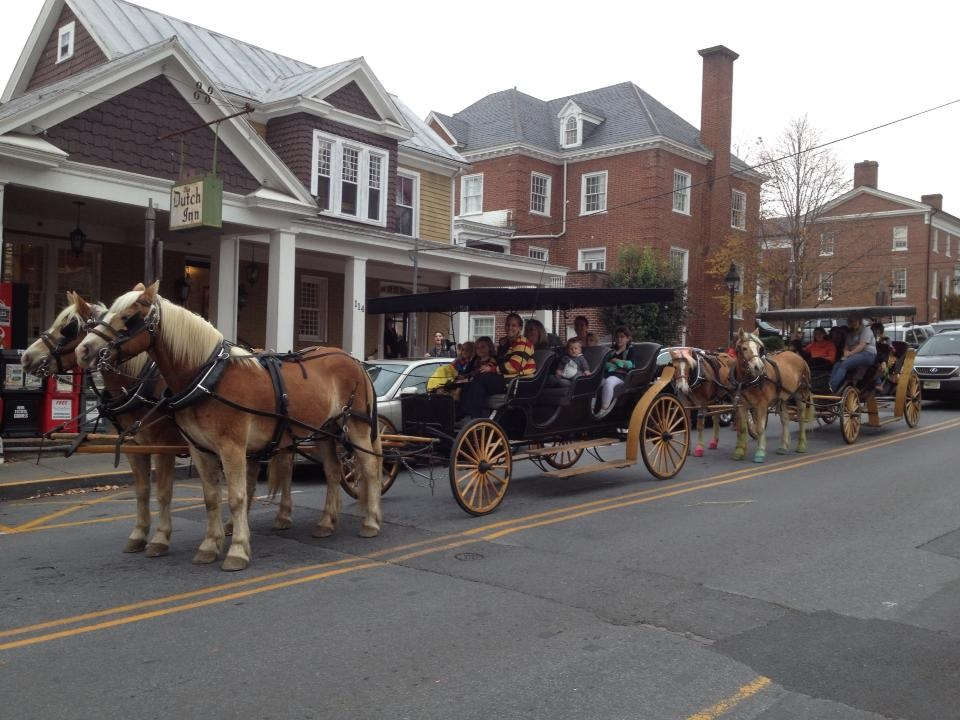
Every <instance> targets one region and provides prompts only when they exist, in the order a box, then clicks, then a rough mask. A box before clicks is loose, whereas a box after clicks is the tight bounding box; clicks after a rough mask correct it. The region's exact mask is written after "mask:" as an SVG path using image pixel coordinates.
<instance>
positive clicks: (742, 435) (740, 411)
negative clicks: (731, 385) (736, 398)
mask: <svg viewBox="0 0 960 720" xmlns="http://www.w3.org/2000/svg"><path fill="white" fill-rule="evenodd" d="M748 412H750V411H749V410H748V409H747V407H746V406H745V405H743V404H740V405H737V406H736V413H737V445H736V447H735V448H734V449H733V459H734V460H743V458H744V456H745V455H746V454H747V438H748V437H749V435H748V434H747V413H748Z"/></svg>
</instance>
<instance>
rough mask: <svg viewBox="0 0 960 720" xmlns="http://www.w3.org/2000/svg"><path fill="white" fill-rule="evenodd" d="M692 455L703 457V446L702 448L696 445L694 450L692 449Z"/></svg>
mask: <svg viewBox="0 0 960 720" xmlns="http://www.w3.org/2000/svg"><path fill="white" fill-rule="evenodd" d="M693 456H694V457H703V448H702V447H698V448H697V449H696V450H694V451H693Z"/></svg>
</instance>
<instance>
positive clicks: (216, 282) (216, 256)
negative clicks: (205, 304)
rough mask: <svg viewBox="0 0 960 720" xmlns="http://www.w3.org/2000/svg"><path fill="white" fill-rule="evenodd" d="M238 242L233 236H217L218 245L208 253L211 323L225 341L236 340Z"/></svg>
mask: <svg viewBox="0 0 960 720" xmlns="http://www.w3.org/2000/svg"><path fill="white" fill-rule="evenodd" d="M239 255H240V239H239V238H237V237H235V236H233V235H229V236H227V235H223V236H221V237H220V244H219V245H218V246H217V247H215V248H214V249H213V252H211V253H210V280H211V282H212V283H213V288H211V292H210V322H212V323H213V324H214V325H215V326H216V327H217V330H219V331H220V332H222V333H223V336H224V337H225V338H227V340H236V339H237V287H238V282H237V263H238V258H239Z"/></svg>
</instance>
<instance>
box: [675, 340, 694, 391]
mask: <svg viewBox="0 0 960 720" xmlns="http://www.w3.org/2000/svg"><path fill="white" fill-rule="evenodd" d="M695 363H696V360H695V359H694V357H693V352H692V351H691V350H690V348H687V347H678V348H673V349H671V350H670V364H671V365H673V369H674V370H675V372H674V375H673V385H674V387H675V388H676V389H677V392H680V393H683V394H684V395H686V394H687V393H689V392H690V375H691V368H692V367H694V365H695Z"/></svg>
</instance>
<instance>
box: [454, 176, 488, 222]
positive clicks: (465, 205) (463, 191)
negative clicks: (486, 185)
mask: <svg viewBox="0 0 960 720" xmlns="http://www.w3.org/2000/svg"><path fill="white" fill-rule="evenodd" d="M481 212H483V175H465V176H464V177H462V178H461V179H460V214H461V215H476V214H478V213H481Z"/></svg>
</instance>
